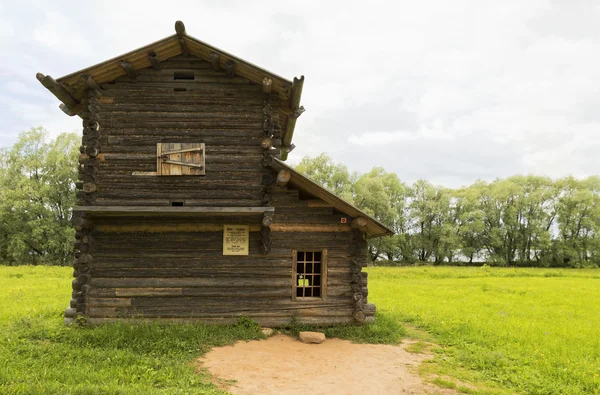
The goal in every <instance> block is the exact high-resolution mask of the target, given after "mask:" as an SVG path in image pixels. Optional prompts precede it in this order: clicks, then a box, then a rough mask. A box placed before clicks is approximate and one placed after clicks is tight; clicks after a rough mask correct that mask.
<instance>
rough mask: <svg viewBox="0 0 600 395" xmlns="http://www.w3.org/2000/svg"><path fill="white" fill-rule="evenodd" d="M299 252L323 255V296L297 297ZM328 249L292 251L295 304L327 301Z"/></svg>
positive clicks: (293, 299) (293, 297)
mask: <svg viewBox="0 0 600 395" xmlns="http://www.w3.org/2000/svg"><path fill="white" fill-rule="evenodd" d="M298 252H304V253H307V252H312V253H315V252H320V253H321V296H297V295H296V293H297V289H298V278H297V274H298V273H297V270H298V269H297V267H298ZM327 261H328V257H327V249H326V248H323V249H320V250H319V249H294V250H292V301H293V302H314V301H318V300H327Z"/></svg>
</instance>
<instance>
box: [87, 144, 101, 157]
mask: <svg viewBox="0 0 600 395" xmlns="http://www.w3.org/2000/svg"><path fill="white" fill-rule="evenodd" d="M85 153H86V154H87V155H89V156H90V157H92V158H94V157H96V156H98V154H99V153H100V150H99V149H98V148H97V147H94V146H86V147H85Z"/></svg>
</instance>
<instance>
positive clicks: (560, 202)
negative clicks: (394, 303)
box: [0, 128, 600, 267]
mask: <svg viewBox="0 0 600 395" xmlns="http://www.w3.org/2000/svg"><path fill="white" fill-rule="evenodd" d="M79 140H80V138H79V136H78V135H77V134H75V133H63V134H61V135H59V136H58V137H56V138H55V139H52V140H49V139H48V134H47V132H46V131H45V130H44V129H43V128H32V129H31V130H29V131H26V132H23V133H21V134H20V135H19V138H18V140H17V142H16V143H15V144H14V145H13V146H12V147H10V148H6V149H0V263H3V264H9V265H17V264H34V265H35V264H55V265H68V264H70V260H71V257H72V253H73V241H74V235H75V231H74V229H73V228H72V226H71V223H70V219H71V215H72V209H73V206H74V205H75V182H76V179H77V166H78V155H79V148H78V147H79ZM296 169H297V170H299V171H300V172H302V173H304V174H306V175H307V176H308V177H310V178H311V179H313V180H314V181H316V182H317V183H319V184H320V185H322V186H324V187H325V188H327V189H329V190H330V191H332V192H333V193H335V194H337V195H338V196H340V197H342V198H344V199H345V200H347V201H348V202H350V203H352V204H354V205H355V206H356V207H358V208H360V209H361V210H363V211H365V212H366V213H368V214H369V215H371V216H373V217H374V218H376V219H377V220H379V221H380V222H382V223H383V224H385V225H386V226H388V227H389V228H390V229H392V230H393V231H394V232H395V233H396V234H395V235H394V236H389V237H383V238H378V239H373V240H371V241H370V243H369V256H370V258H371V260H372V261H373V262H375V263H377V264H390V265H400V264H414V263H431V264H437V265H440V264H481V263H482V262H485V263H487V264H490V265H507V266H555V267H559V266H561V267H582V266H595V265H599V264H600V178H599V177H596V176H593V177H588V178H586V179H575V178H573V177H566V178H562V179H558V180H552V179H550V178H547V177H539V176H532V175H529V176H514V177H510V178H507V179H497V180H495V181H493V182H489V183H488V182H484V181H476V182H475V183H474V184H473V185H470V186H468V187H463V188H459V189H449V188H444V187H440V186H435V185H432V184H431V183H430V182H428V181H425V180H419V181H416V182H415V183H413V184H412V185H408V184H406V183H404V182H402V181H400V179H399V178H398V176H397V175H396V174H395V173H388V172H386V171H385V170H384V169H382V168H380V167H376V168H373V169H372V170H371V171H370V172H368V173H364V174H358V173H350V172H349V171H348V169H347V167H346V166H344V165H342V164H339V163H335V162H333V161H332V160H331V158H329V157H328V156H327V154H321V155H319V156H317V157H305V158H303V159H302V161H301V162H300V163H299V164H298V165H297V166H296Z"/></svg>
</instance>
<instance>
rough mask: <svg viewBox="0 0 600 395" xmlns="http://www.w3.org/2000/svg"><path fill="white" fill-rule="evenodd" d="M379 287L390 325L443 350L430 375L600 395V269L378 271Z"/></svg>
mask: <svg viewBox="0 0 600 395" xmlns="http://www.w3.org/2000/svg"><path fill="white" fill-rule="evenodd" d="M369 283H370V284H372V286H371V287H370V296H369V297H372V298H373V300H374V301H375V302H376V303H377V305H378V307H379V311H380V312H381V313H382V315H384V316H386V319H392V320H397V321H401V322H404V323H411V324H413V325H415V326H416V327H419V328H421V329H423V330H425V331H426V332H427V333H429V334H430V336H431V339H432V340H433V341H435V342H436V343H437V344H440V345H442V346H443V347H442V348H440V349H439V350H437V352H438V356H437V358H436V359H435V362H436V363H435V364H432V366H429V367H428V366H424V370H429V371H433V372H437V373H441V374H447V375H449V376H454V377H459V378H462V379H464V380H467V381H476V382H482V383H483V384H484V386H485V385H489V386H491V387H494V388H505V389H509V390H510V391H511V392H513V391H514V392H520V393H526V394H540V395H550V394H600V271H599V270H544V269H507V268H485V267H484V268H434V267H421V268H398V269H394V268H371V269H370V270H369ZM371 295H372V296H371ZM417 335H418V333H417ZM440 381H449V383H448V384H449V386H451V384H452V380H440ZM438 384H442V385H443V384H444V383H442V382H438Z"/></svg>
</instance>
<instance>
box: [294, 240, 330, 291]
mask: <svg viewBox="0 0 600 395" xmlns="http://www.w3.org/2000/svg"><path fill="white" fill-rule="evenodd" d="M292 253H293V270H292V300H307V299H315V298H318V299H325V298H326V296H327V250H320V251H296V250H294V251H293V252H292Z"/></svg>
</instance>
